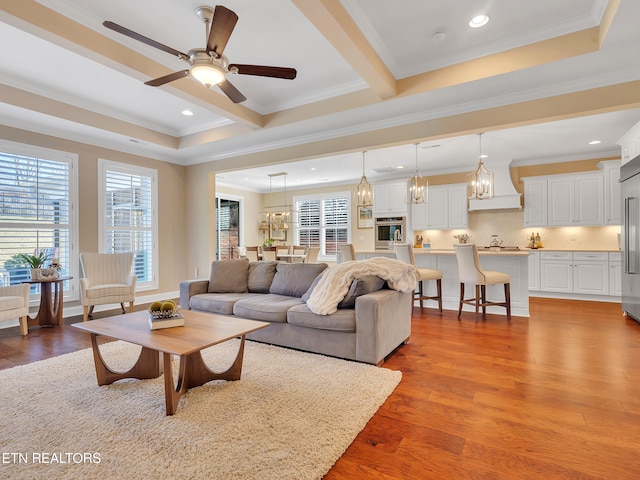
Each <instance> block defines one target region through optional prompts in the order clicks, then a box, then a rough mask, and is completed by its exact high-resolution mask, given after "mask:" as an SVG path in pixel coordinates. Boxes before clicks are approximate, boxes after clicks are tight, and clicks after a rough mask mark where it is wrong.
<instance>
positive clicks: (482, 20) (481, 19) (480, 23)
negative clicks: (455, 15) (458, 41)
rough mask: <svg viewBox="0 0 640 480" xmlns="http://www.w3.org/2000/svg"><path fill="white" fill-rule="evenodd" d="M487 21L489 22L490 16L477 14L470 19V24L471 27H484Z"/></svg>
mask: <svg viewBox="0 0 640 480" xmlns="http://www.w3.org/2000/svg"><path fill="white" fill-rule="evenodd" d="M487 23H489V17H488V16H486V15H476V16H475V17H473V18H472V19H471V20H470V21H469V26H470V27H471V28H480V27H484V26H485V25H486V24H487Z"/></svg>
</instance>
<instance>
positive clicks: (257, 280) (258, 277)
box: [248, 262, 278, 293]
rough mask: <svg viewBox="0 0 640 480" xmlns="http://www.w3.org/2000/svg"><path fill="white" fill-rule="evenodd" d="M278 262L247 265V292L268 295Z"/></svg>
mask: <svg viewBox="0 0 640 480" xmlns="http://www.w3.org/2000/svg"><path fill="white" fill-rule="evenodd" d="M276 265H278V262H251V263H250V264H249V281H248V287H249V291H250V292H252V293H269V288H270V287H271V282H273V276H274V275H275V274H276Z"/></svg>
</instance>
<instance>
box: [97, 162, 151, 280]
mask: <svg viewBox="0 0 640 480" xmlns="http://www.w3.org/2000/svg"><path fill="white" fill-rule="evenodd" d="M100 170H101V188H100V191H101V205H102V211H103V215H102V218H103V223H102V228H101V233H100V240H101V244H100V252H101V253H123V252H133V254H134V255H133V267H132V274H133V275H137V277H138V280H137V284H136V289H137V290H145V289H152V288H157V268H158V267H157V264H158V261H157V248H156V244H157V241H156V237H157V216H156V210H157V208H156V205H157V187H156V185H157V181H156V177H157V170H153V169H146V168H141V167H135V166H132V165H125V164H119V163H115V162H108V161H105V160H100Z"/></svg>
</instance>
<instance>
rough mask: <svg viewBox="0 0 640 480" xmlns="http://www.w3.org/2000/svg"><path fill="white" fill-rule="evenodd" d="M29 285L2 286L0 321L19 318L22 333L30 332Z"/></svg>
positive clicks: (0, 288) (0, 289)
mask: <svg viewBox="0 0 640 480" xmlns="http://www.w3.org/2000/svg"><path fill="white" fill-rule="evenodd" d="M29 287H30V285H29V284H27V283H23V284H20V285H11V286H9V287H0V321H2V320H12V319H14V318H17V319H18V320H19V321H20V333H22V335H26V334H27V333H29V324H28V320H29Z"/></svg>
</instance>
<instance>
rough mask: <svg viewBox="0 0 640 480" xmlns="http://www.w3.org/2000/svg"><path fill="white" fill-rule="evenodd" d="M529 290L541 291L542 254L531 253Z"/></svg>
mask: <svg viewBox="0 0 640 480" xmlns="http://www.w3.org/2000/svg"><path fill="white" fill-rule="evenodd" d="M529 290H532V291H537V290H540V252H537V251H533V250H532V251H530V252H529Z"/></svg>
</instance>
